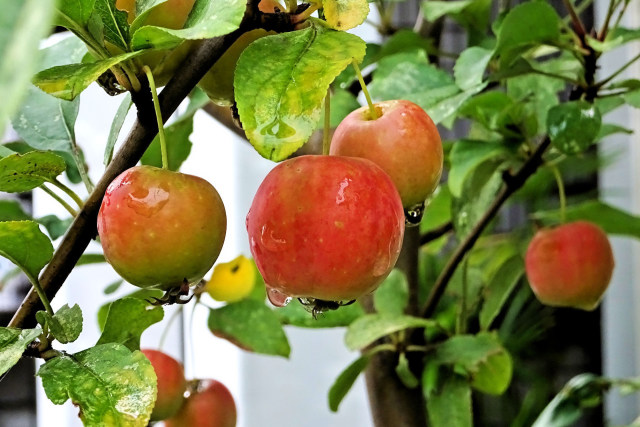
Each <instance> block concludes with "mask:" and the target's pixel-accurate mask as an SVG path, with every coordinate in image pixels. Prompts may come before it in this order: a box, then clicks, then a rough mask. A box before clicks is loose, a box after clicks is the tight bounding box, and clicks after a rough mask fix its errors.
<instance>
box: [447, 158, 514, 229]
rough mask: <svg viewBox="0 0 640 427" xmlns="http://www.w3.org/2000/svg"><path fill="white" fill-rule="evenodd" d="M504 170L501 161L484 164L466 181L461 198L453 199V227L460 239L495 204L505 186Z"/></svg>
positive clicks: (490, 161)
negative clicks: (494, 201) (498, 193)
mask: <svg viewBox="0 0 640 427" xmlns="http://www.w3.org/2000/svg"><path fill="white" fill-rule="evenodd" d="M502 168H503V166H502V164H501V162H500V161H496V160H488V161H486V162H484V163H482V164H481V165H480V166H478V167H476V168H475V169H474V170H473V172H472V173H471V174H470V175H469V177H468V178H467V179H466V181H465V183H464V187H463V189H462V193H461V196H460V198H455V199H453V202H452V206H451V209H452V211H453V226H454V229H455V231H456V234H457V235H458V237H464V236H467V235H468V234H469V233H470V232H471V230H472V229H473V227H474V226H475V225H476V224H477V223H478V221H480V218H481V217H482V215H484V212H486V210H487V209H488V208H489V206H490V205H491V203H493V200H494V199H495V195H496V194H497V192H498V191H499V190H500V188H501V187H502V185H503V180H502Z"/></svg>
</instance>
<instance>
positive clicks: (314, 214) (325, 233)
mask: <svg viewBox="0 0 640 427" xmlns="http://www.w3.org/2000/svg"><path fill="white" fill-rule="evenodd" d="M246 225H247V231H248V233H249V241H250V247H251V252H252V254H253V257H254V259H255V261H256V265H257V266H258V269H259V270H260V272H261V273H262V276H263V278H264V280H265V284H266V285H267V289H268V291H270V292H268V295H271V294H273V293H274V292H276V293H280V294H281V295H286V296H289V297H298V298H302V299H304V300H305V301H308V302H309V304H310V305H312V306H313V307H312V310H313V309H318V310H320V311H321V310H322V309H323V308H326V307H327V305H326V304H325V302H327V301H350V300H354V299H356V298H359V297H361V296H362V295H365V294H367V293H369V292H372V291H373V290H374V289H375V288H376V287H377V286H378V285H379V284H380V283H381V282H382V281H383V280H384V279H385V277H386V276H387V275H388V274H389V272H390V271H391V269H392V268H393V266H394V265H395V263H396V260H397V258H398V255H399V253H400V248H401V246H402V238H403V233H404V212H403V209H402V202H401V201H400V196H399V195H398V191H397V190H396V188H395V186H394V185H393V182H392V181H391V178H389V176H388V175H387V174H386V173H385V172H384V171H383V170H382V169H380V168H379V167H378V166H376V165H375V164H374V163H373V162H371V161H369V160H366V159H358V158H354V157H341V156H301V157H297V158H294V159H290V160H286V161H284V162H282V163H280V164H279V165H278V166H276V167H275V168H274V169H273V170H272V171H271V172H270V173H269V174H268V175H267V177H266V178H265V179H264V181H263V182H262V184H261V185H260V188H259V189H258V191H257V193H256V195H255V197H254V199H253V203H252V205H251V209H250V211H249V214H248V215H247V221H246ZM271 299H272V302H274V301H273V300H274V299H273V298H271ZM281 304H282V302H281V303H280V304H278V303H276V305H281ZM329 307H335V305H331V304H330V305H329ZM318 310H316V312H317V311H318Z"/></svg>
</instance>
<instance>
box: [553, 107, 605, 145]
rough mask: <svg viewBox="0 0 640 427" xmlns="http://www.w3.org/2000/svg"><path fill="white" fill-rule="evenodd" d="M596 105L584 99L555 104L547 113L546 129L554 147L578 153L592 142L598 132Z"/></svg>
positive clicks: (600, 122) (600, 123) (598, 114)
mask: <svg viewBox="0 0 640 427" xmlns="http://www.w3.org/2000/svg"><path fill="white" fill-rule="evenodd" d="M601 125H602V116H601V115H600V111H599V110H598V107H596V106H595V105H594V104H589V103H588V102H586V101H571V102H565V103H563V104H560V105H557V106H555V107H553V108H552V109H550V110H549V114H548V115H547V131H548V132H549V138H551V142H552V143H553V145H554V147H556V148H557V149H558V150H560V151H561V152H563V153H565V154H569V155H572V154H578V153H581V152H583V151H584V150H586V149H587V148H589V147H590V146H591V144H593V143H594V142H595V140H596V137H597V136H598V133H599V132H600V126H601Z"/></svg>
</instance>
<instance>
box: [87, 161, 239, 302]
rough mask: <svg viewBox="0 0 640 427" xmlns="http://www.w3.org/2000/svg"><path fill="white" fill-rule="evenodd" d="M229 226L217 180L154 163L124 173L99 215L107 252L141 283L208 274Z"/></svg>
mask: <svg viewBox="0 0 640 427" xmlns="http://www.w3.org/2000/svg"><path fill="white" fill-rule="evenodd" d="M226 228H227V217H226V214H225V209H224V205H223V204H222V199H220V196H219V195H218V192H217V191H216V189H215V188H213V186H212V185H211V184H209V183H208V182H207V181H205V180H204V179H202V178H199V177H197V176H193V175H186V174H182V173H178V172H172V171H168V170H165V169H159V168H156V167H152V166H136V167H133V168H131V169H128V170H126V171H125V172H123V173H122V174H120V175H119V176H118V177H117V178H116V179H115V180H114V181H113V182H112V183H111V184H110V185H109V187H108V188H107V191H106V193H105V195H104V199H103V201H102V206H101V207H100V212H99V214H98V233H99V234H100V240H101V242H102V247H103V249H104V255H105V257H106V258H107V260H108V261H109V262H110V263H111V265H112V266H113V268H114V269H115V270H116V271H117V272H118V273H119V274H120V275H121V276H122V277H123V278H124V279H126V280H127V281H128V282H130V283H131V284H133V285H136V286H139V287H141V288H150V287H156V288H159V289H170V288H173V287H177V286H179V285H181V284H182V283H184V282H185V281H186V282H188V283H194V282H196V281H199V280H200V279H202V277H203V276H204V275H205V273H206V272H207V271H208V270H209V269H210V268H211V266H213V263H214V262H215V261H216V259H217V258H218V255H219V254H220V250H221V249H222V244H223V242H224V237H225V233H226Z"/></svg>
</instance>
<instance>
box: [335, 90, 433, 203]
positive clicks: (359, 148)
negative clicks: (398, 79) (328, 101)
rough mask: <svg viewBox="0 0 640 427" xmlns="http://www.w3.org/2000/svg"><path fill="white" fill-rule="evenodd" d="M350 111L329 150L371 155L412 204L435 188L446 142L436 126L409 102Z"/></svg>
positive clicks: (388, 103)
mask: <svg viewBox="0 0 640 427" xmlns="http://www.w3.org/2000/svg"><path fill="white" fill-rule="evenodd" d="M374 108H375V109H376V111H377V113H378V116H379V117H378V118H377V119H375V120H374V119H372V117H371V114H370V113H371V112H370V111H369V107H362V108H359V109H357V110H355V111H353V112H351V113H350V114H349V115H348V116H347V117H345V119H344V120H343V121H342V122H341V123H340V125H338V127H337V128H336V131H335V133H334V134H333V138H332V140H331V151H330V154H335V155H339V156H353V157H362V158H365V159H369V160H371V161H372V162H374V163H375V164H377V165H378V166H380V167H381V168H382V169H384V171H385V172H387V173H388V174H389V176H390V177H391V179H392V180H393V182H394V183H395V185H396V187H397V188H398V192H399V193H400V197H401V198H402V205H403V206H404V207H405V208H407V209H409V208H411V207H413V206H415V205H419V204H421V203H424V201H425V200H426V199H427V197H429V196H430V195H431V193H433V191H434V190H435V189H436V187H437V185H438V182H439V181H440V175H441V174H442V161H443V160H442V159H443V154H442V143H441V141H440V134H439V133H438V129H437V128H436V125H435V124H434V123H433V121H432V120H431V118H430V117H429V115H428V114H427V113H425V111H424V110H423V109H422V108H420V107H419V106H418V105H416V104H414V103H413V102H410V101H384V102H379V103H377V104H374Z"/></svg>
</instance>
